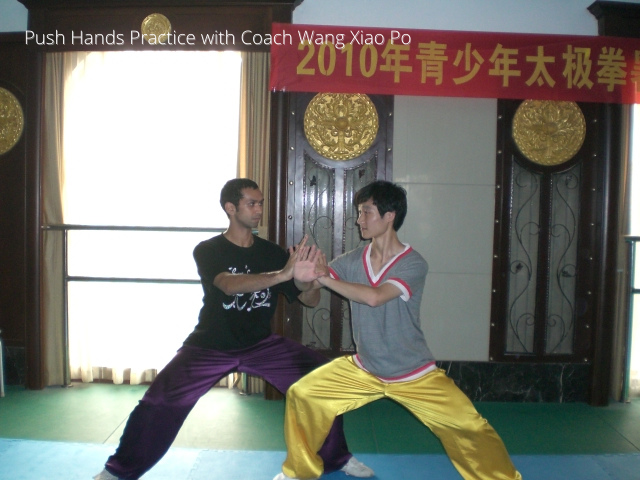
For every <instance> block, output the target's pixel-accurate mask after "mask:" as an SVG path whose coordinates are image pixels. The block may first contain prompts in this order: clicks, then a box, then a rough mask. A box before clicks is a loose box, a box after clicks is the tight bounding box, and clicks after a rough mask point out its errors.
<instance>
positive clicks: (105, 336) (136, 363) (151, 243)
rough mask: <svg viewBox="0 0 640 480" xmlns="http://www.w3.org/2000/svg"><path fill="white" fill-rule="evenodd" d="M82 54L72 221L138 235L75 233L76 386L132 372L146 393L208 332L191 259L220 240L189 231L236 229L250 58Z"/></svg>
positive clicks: (66, 201) (72, 96)
mask: <svg viewBox="0 0 640 480" xmlns="http://www.w3.org/2000/svg"><path fill="white" fill-rule="evenodd" d="M80 55H82V56H81V57H80V59H79V61H78V63H77V66H76V67H75V68H74V69H73V71H72V73H71V75H70V76H69V78H68V79H67V80H66V82H65V90H64V91H65V95H64V128H63V157H64V169H63V188H62V192H63V194H62V203H63V218H64V223H65V224H66V225H91V226H99V227H101V228H103V227H105V226H107V227H110V226H124V227H127V229H125V230H115V229H97V230H86V229H78V230H74V229H71V230H69V233H68V274H69V276H70V277H71V278H72V279H75V280H71V281H69V283H68V318H69V344H70V347H69V357H70V364H71V370H72V378H78V377H82V378H83V380H90V379H91V378H92V377H93V376H94V375H96V367H108V368H112V369H114V372H113V377H114V381H116V382H120V381H122V379H123V378H122V376H123V371H124V370H125V369H128V368H131V369H132V383H136V381H137V380H135V381H134V379H133V377H134V373H133V372H134V371H135V372H140V371H143V370H145V369H160V368H162V367H163V366H164V364H166V362H167V361H169V360H170V359H171V357H172V356H173V354H174V353H175V351H176V350H177V349H178V348H179V347H180V345H181V344H182V341H183V340H184V338H185V337H186V335H187V334H188V333H189V332H190V331H191V330H192V329H193V327H194V325H195V323H196V321H197V316H198V311H199V308H200V304H201V300H200V299H201V297H202V289H201V287H200V285H199V284H198V283H197V279H198V276H197V272H196V268H195V263H194V261H193V258H192V255H191V254H192V251H193V248H194V247H195V245H196V244H197V243H198V242H199V241H201V240H203V239H205V238H209V237H211V236H212V235H214V233H211V232H202V231H190V230H189V229H197V228H200V229H205V228H209V229H214V228H221V229H222V228H225V227H226V226H227V223H228V222H227V217H226V215H225V214H224V212H223V211H222V209H221V207H220V205H219V202H218V198H219V197H218V195H219V192H220V188H221V187H222V184H223V183H224V182H226V181H227V180H228V179H230V178H233V177H235V176H236V172H237V151H238V128H239V127H238V125H239V102H240V68H241V56H240V54H239V53H235V52H107V53H102V52H91V53H88V54H80ZM135 227H146V228H149V227H160V228H163V229H168V228H169V227H176V229H178V230H179V231H170V230H167V231H155V230H143V231H137V230H136V229H135ZM112 277H113V278H116V279H118V280H117V281H113V280H109V278H112ZM134 279H143V280H144V279H151V281H135V280H134ZM173 280H178V281H179V282H173ZM136 376H137V374H136ZM138 380H140V379H138ZM142 380H144V379H142Z"/></svg>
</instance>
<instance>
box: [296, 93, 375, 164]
mask: <svg viewBox="0 0 640 480" xmlns="http://www.w3.org/2000/svg"><path fill="white" fill-rule="evenodd" d="M378 125H379V122H378V112H377V111H376V107H375V105H374V104H373V102H372V101H371V99H370V98H369V97H368V96H367V95H363V94H359V93H319V94H317V95H316V96H315V97H313V99H312V100H311V102H310V103H309V105H308V106H307V110H306V112H305V114H304V134H305V136H306V137H307V141H308V142H309V145H311V147H312V148H313V149H314V150H315V151H316V152H318V153H319V154H320V155H322V156H323V157H326V158H330V159H332V160H350V159H352V158H355V157H358V156H360V155H362V154H363V153H364V152H366V151H367V149H368V148H369V147H370V146H371V144H372V143H373V141H374V140H375V138H376V135H377V134H378Z"/></svg>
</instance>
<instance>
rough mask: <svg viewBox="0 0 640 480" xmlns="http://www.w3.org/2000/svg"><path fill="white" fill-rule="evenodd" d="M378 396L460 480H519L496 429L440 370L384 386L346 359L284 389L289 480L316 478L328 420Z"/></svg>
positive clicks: (376, 398) (323, 367)
mask: <svg viewBox="0 0 640 480" xmlns="http://www.w3.org/2000/svg"><path fill="white" fill-rule="evenodd" d="M383 397H388V398H390V399H392V400H395V401H396V402H398V403H399V404H401V405H403V406H404V407H406V408H407V409H408V410H409V411H410V412H411V413H413V414H414V415H415V416H416V417H417V418H418V419H419V420H420V421H421V422H422V423H424V424H425V425H426V426H427V427H429V429H430V430H431V431H432V432H433V433H434V434H435V435H436V436H437V437H438V438H439V439H440V441H441V442H442V445H443V446H444V449H445V450H446V452H447V455H448V456H449V459H450V460H451V462H452V463H453V465H454V466H455V468H456V469H457V470H458V472H459V473H460V475H462V477H463V478H464V479H466V480H471V479H473V480H489V479H491V480H521V479H522V476H521V475H520V473H519V472H518V471H517V470H516V469H515V467H514V465H513V463H512V462H511V459H510V458H509V454H508V453H507V450H506V448H505V446H504V443H503V442H502V440H501V439H500V437H499V436H498V434H497V433H496V431H495V430H494V429H493V427H491V425H489V423H488V422H487V421H486V420H485V419H484V418H483V417H482V416H480V414H479V413H478V412H477V411H476V409H475V407H474V406H473V404H472V403H471V401H470V400H469V399H468V398H467V396H466V395H465V394H464V393H463V392H462V391H461V390H460V389H459V388H458V387H457V386H456V384H455V383H454V382H453V380H451V379H450V378H449V377H447V376H446V375H445V373H444V371H443V370H441V369H436V370H434V371H432V372H430V373H428V374H426V375H425V376H423V377H421V378H418V379H416V380H412V381H408V382H401V383H384V382H382V381H380V380H379V379H378V378H376V377H375V376H373V375H371V374H370V373H367V372H365V371H364V370H362V369H361V368H359V367H357V366H356V365H355V364H354V363H353V360H352V358H351V357H341V358H337V359H335V360H333V361H332V362H330V363H328V364H326V365H323V366H321V367H319V368H317V369H316V370H314V371H313V372H311V373H309V374H308V375H306V376H305V377H303V378H301V379H300V380H299V381H297V382H296V383H294V384H293V385H291V387H289V390H288V391H287V400H286V411H285V425H284V434H285V440H286V442H287V459H286V460H285V462H284V464H283V466H282V471H283V472H284V473H285V474H286V475H288V476H289V477H293V478H299V479H312V478H318V477H319V476H320V475H322V472H323V465H322V459H321V458H320V456H319V455H318V454H317V452H318V450H320V447H321V446H322V444H323V442H324V439H325V438H326V436H327V434H328V432H329V430H330V428H331V425H332V424H333V420H334V418H335V417H336V416H337V415H341V414H343V413H346V412H349V411H351V410H355V409H356V408H359V407H362V406H363V405H366V404H367V403H370V402H373V401H375V400H378V399H380V398H383ZM426 476H427V477H428V475H426Z"/></svg>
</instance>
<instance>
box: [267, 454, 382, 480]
mask: <svg viewBox="0 0 640 480" xmlns="http://www.w3.org/2000/svg"><path fill="white" fill-rule="evenodd" d="M340 471H341V472H344V473H346V474H347V475H351V476H352V477H358V478H368V477H373V476H374V475H375V473H374V471H373V470H371V469H370V468H369V467H367V466H366V465H365V464H364V463H362V462H359V461H358V460H357V459H356V457H351V458H350V459H349V461H348V462H347V463H345V464H344V466H343V467H342V468H341V469H340ZM285 478H286V477H284V478H283V479H278V480H285ZM273 480H276V479H275V478H274V479H273Z"/></svg>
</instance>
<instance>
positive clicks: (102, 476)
mask: <svg viewBox="0 0 640 480" xmlns="http://www.w3.org/2000/svg"><path fill="white" fill-rule="evenodd" d="M93 480H120V479H119V478H118V477H116V476H115V475H112V474H110V473H109V472H107V469H106V468H105V469H104V470H102V471H101V472H100V473H99V474H97V475H96V476H95V477H93Z"/></svg>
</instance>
